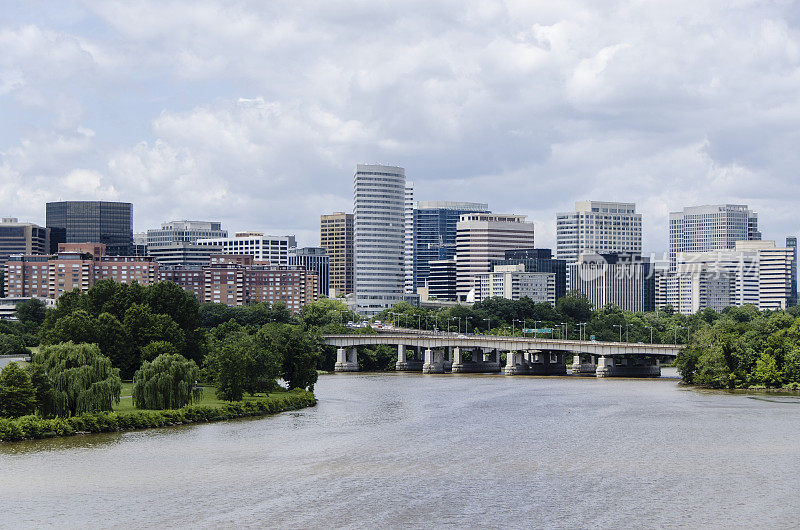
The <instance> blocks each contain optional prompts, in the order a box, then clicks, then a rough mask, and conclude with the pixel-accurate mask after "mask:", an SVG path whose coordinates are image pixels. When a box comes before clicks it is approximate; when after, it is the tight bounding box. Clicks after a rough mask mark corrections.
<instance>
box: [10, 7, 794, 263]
mask: <svg viewBox="0 0 800 530" xmlns="http://www.w3.org/2000/svg"><path fill="white" fill-rule="evenodd" d="M52 7H53V9H54V10H55V11H56V12H57V10H58V4H57V3H54V4H53V6H52ZM73 16H75V15H74V14H73ZM82 17H83V18H82V19H81V17H80V16H78V17H77V18H78V20H77V21H76V22H74V23H72V24H70V25H69V27H68V28H67V29H65V28H59V27H46V24H43V23H42V22H41V21H37V20H18V21H8V22H6V23H0V48H2V49H4V55H3V57H0V112H2V113H3V114H4V115H7V116H8V117H9V120H8V125H7V126H6V128H5V130H4V131H2V132H0V179H2V181H0V200H2V201H6V204H5V205H4V209H6V210H13V209H19V210H21V211H22V212H26V211H31V212H32V211H33V210H32V209H30V210H29V208H32V207H29V206H27V205H26V204H27V203H25V204H23V203H22V201H21V200H20V199H21V198H22V197H24V199H25V200H26V201H36V200H41V198H47V197H52V196H54V195H56V194H59V193H61V194H64V193H67V192H69V193H78V191H79V190H82V192H85V193H89V194H91V193H96V194H105V195H106V196H111V195H114V196H117V197H119V198H120V199H124V200H131V201H133V202H134V203H135V217H136V224H137V228H138V229H145V228H147V227H148V226H153V225H155V224H157V223H158V222H160V221H163V220H167V219H168V218H173V217H181V218H183V217H195V218H216V219H221V220H223V221H225V222H226V224H227V225H229V227H230V228H234V229H236V228H261V229H265V230H271V231H277V232H297V233H298V234H304V235H305V236H306V237H308V238H309V239H308V240H306V241H303V242H304V243H308V244H313V243H315V242H316V241H315V239H316V238H315V236H314V235H315V234H316V229H317V223H318V215H319V214H320V213H322V212H323V211H331V210H335V209H336V210H339V209H347V208H348V207H349V204H350V202H351V200H352V195H351V186H352V180H351V171H352V168H353V166H354V165H355V163H357V162H360V161H384V162H388V163H394V164H399V165H404V166H405V167H406V168H407V170H408V171H407V172H408V175H409V177H410V178H411V179H413V180H414V181H415V184H416V186H417V196H418V197H419V198H421V199H453V200H479V201H488V202H489V203H490V206H491V208H492V209H493V210H495V211H508V212H510V211H517V212H520V213H526V214H528V215H529V216H530V217H531V219H532V220H534V221H535V222H536V223H537V239H538V240H539V242H540V244H552V242H553V221H554V214H555V212H556V211H557V210H561V209H566V208H570V207H571V205H572V202H573V201H574V200H579V199H585V198H594V199H607V200H614V199H619V200H632V201H636V202H637V203H638V204H639V209H640V210H641V211H642V212H643V213H644V216H645V238H646V244H645V246H646V247H647V248H649V249H652V250H658V249H661V248H664V247H665V245H666V236H667V234H666V218H667V214H668V212H669V211H670V210H674V209H677V208H680V207H682V206H686V205H690V204H698V203H701V202H721V201H737V202H747V203H750V204H751V205H753V206H754V207H756V208H759V209H760V210H761V223H762V226H763V229H764V232H765V235H767V236H770V237H782V236H783V235H784V234H786V233H792V232H796V231H797V230H798V226H797V222H796V220H795V217H794V216H793V215H792V213H793V211H794V208H793V206H792V204H793V199H792V197H793V196H796V195H797V191H798V190H797V187H798V185H797V184H796V181H797V179H796V176H795V173H796V168H797V167H798V165H800V155H798V154H797V150H796V145H797V143H798V140H800V138H798V133H797V132H796V131H797V123H798V120H800V103H798V101H797V96H796V95H797V93H798V91H800V44H799V43H798V23H800V21H799V20H798V19H797V17H796V16H795V13H794V10H793V7H792V6H791V5H790V4H783V3H762V2H755V1H749V0H737V1H734V2H731V1H722V0H711V1H708V2H696V1H689V0H674V1H671V2H638V1H632V0H619V1H614V0H606V1H602V2H597V1H588V0H587V1H578V0H568V1H565V2H530V1H524V0H518V1H517V0H507V1H497V2H480V3H471V4H469V3H468V4H466V5H465V4H464V3H462V2H456V1H454V0H453V1H441V2H429V1H422V0H412V1H409V2H388V1H383V2H360V1H355V0H332V1H330V2H325V3H323V4H318V5H315V6H314V7H313V8H311V7H309V5H308V4H304V3H298V2H290V1H288V0H279V1H276V2H268V3H265V2H260V1H256V0H253V1H246V0H245V1H242V2H236V3H233V4H232V3H229V2H222V1H219V2H217V1H204V2H193V1H192V2H190V1H188V0H166V1H164V0H162V1H158V2H156V1H155V0H141V1H138V2H110V1H105V0H103V1H101V0H98V1H89V2H87V3H86V11H85V12H84V13H83V14H82ZM81 22H82V23H81ZM81 128H83V129H81ZM86 130H90V131H91V134H90V133H88V132H86ZM23 182H24V183H25V184H26V185H25V186H24V188H25V189H24V191H22V190H21V188H22V187H23V186H22V183H23ZM56 188H60V189H58V190H57V189H56ZM41 209H42V210H43V207H41ZM10 213H13V212H10ZM20 216H22V214H20Z"/></svg>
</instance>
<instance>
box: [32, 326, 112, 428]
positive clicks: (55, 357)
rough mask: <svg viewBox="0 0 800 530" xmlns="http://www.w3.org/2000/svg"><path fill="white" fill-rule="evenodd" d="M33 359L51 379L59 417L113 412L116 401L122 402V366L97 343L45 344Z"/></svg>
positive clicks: (56, 411)
mask: <svg viewBox="0 0 800 530" xmlns="http://www.w3.org/2000/svg"><path fill="white" fill-rule="evenodd" d="M33 362H34V363H36V364H41V365H42V366H43V367H44V370H45V372H46V373H47V376H48V377H49V379H50V384H51V385H52V388H53V408H54V412H55V414H56V415H58V416H71V415H75V414H81V413H84V412H100V411H104V410H106V411H110V410H112V408H113V406H114V403H119V394H120V388H121V382H120V378H119V369H117V368H114V367H113V366H112V365H111V359H109V358H108V357H106V356H104V355H102V354H101V353H100V348H99V347H98V346H97V345H96V344H75V343H73V342H65V343H60V344H54V345H50V346H44V347H42V348H41V350H40V351H39V353H36V354H34V355H33Z"/></svg>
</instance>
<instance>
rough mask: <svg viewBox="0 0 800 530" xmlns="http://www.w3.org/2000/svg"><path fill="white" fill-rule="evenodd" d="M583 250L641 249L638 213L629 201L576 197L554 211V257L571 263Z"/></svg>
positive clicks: (628, 251)
mask: <svg viewBox="0 0 800 530" xmlns="http://www.w3.org/2000/svg"><path fill="white" fill-rule="evenodd" d="M583 252H592V253H600V254H609V253H613V254H622V253H624V254H639V255H641V253H642V214H639V213H636V204H634V203H629V202H602V201H578V202H576V203H575V211H574V212H562V213H559V214H557V215H556V258H558V259H563V260H566V262H567V263H574V262H575V261H577V260H578V256H579V255H580V254H581V253H583Z"/></svg>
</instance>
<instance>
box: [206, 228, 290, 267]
mask: <svg viewBox="0 0 800 530" xmlns="http://www.w3.org/2000/svg"><path fill="white" fill-rule="evenodd" d="M197 244H198V245H200V246H206V247H211V248H213V249H215V252H217V253H220V254H230V255H234V256H253V259H254V260H255V261H268V262H269V264H270V265H288V264H289V249H290V248H292V247H296V246H297V242H296V241H295V238H294V236H269V235H264V233H263V232H236V233H235V234H234V236H233V237H214V238H202V239H198V240H197Z"/></svg>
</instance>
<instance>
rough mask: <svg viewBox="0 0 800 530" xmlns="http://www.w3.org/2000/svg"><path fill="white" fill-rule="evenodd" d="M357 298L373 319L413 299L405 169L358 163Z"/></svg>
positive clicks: (355, 205) (355, 182)
mask: <svg viewBox="0 0 800 530" xmlns="http://www.w3.org/2000/svg"><path fill="white" fill-rule="evenodd" d="M353 188H354V192H353V216H354V237H355V241H354V249H355V296H354V297H353V299H352V307H353V308H354V309H355V310H356V311H358V312H359V313H361V314H364V315H367V316H372V315H375V314H377V313H379V312H381V311H383V310H384V309H387V308H390V307H392V306H393V305H394V304H396V303H398V302H401V301H406V300H409V299H413V297H407V296H406V293H405V249H406V246H405V244H406V239H405V233H406V222H405V210H406V208H405V204H406V176H405V170H404V169H403V168H401V167H395V166H383V165H369V164H358V166H356V171H355V175H354V176H353Z"/></svg>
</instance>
